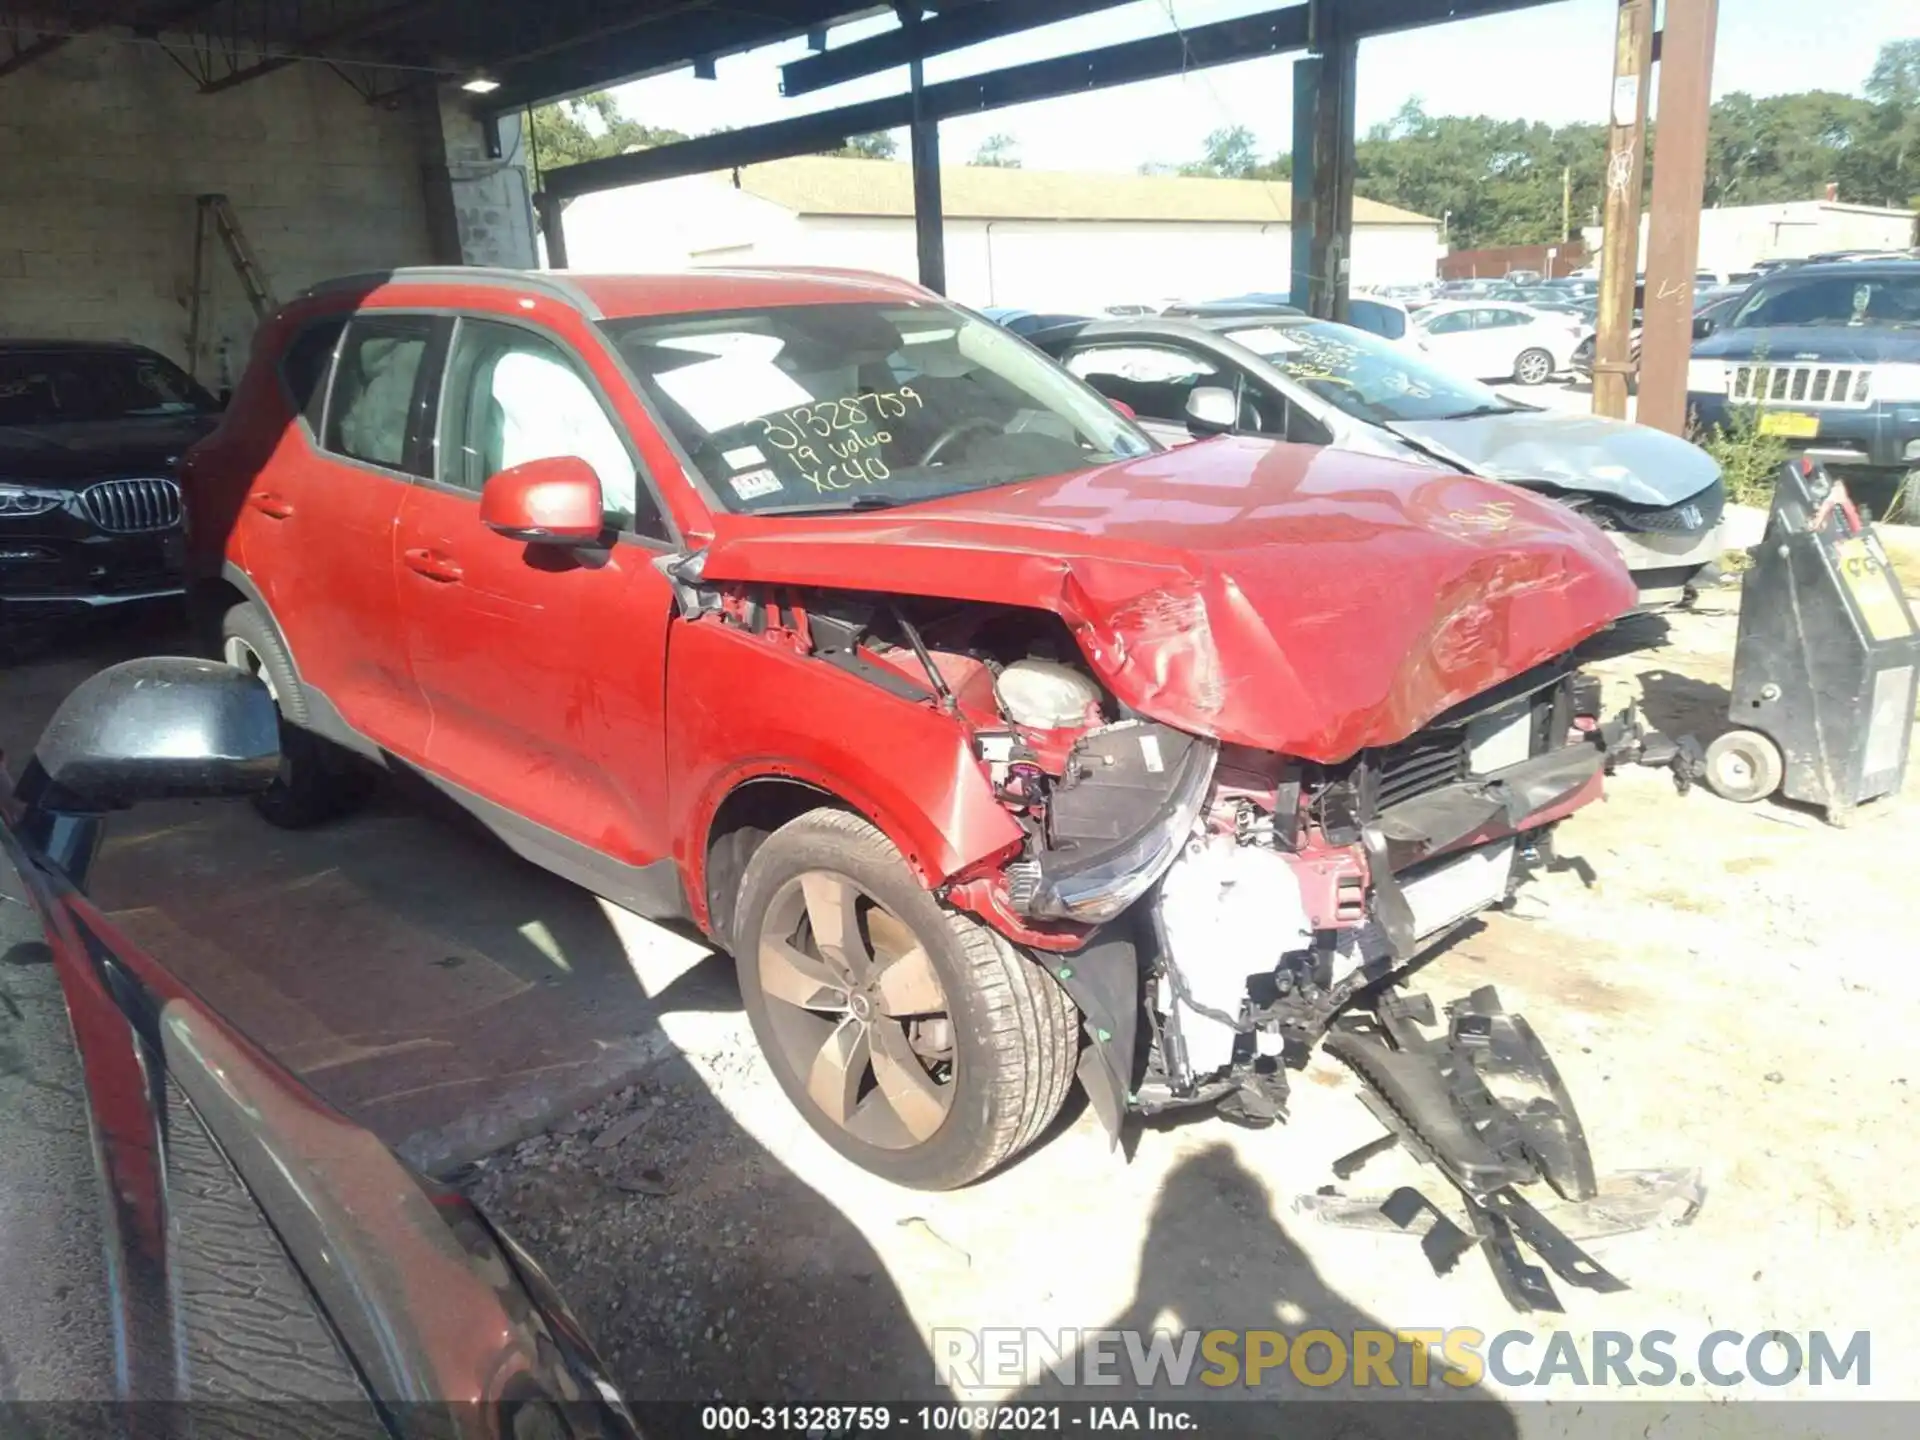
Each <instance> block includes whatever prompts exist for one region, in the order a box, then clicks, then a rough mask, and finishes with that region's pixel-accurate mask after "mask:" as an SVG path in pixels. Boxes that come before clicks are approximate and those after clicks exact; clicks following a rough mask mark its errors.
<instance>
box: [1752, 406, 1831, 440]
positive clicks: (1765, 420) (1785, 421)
mask: <svg viewBox="0 0 1920 1440" xmlns="http://www.w3.org/2000/svg"><path fill="white" fill-rule="evenodd" d="M1760 433H1761V434H1762V435H1784V436H1786V437H1787V438H1788V439H1791V440H1811V439H1813V438H1814V436H1816V435H1818V434H1819V433H1820V417H1819V416H1818V415H1803V414H1801V413H1800V412H1799V411H1797V410H1769V411H1766V412H1765V413H1764V414H1762V415H1761V417H1760Z"/></svg>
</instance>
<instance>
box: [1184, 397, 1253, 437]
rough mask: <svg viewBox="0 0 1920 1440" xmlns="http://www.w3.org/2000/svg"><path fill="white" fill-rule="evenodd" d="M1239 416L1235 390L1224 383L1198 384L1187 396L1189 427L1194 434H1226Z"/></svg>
mask: <svg viewBox="0 0 1920 1440" xmlns="http://www.w3.org/2000/svg"><path fill="white" fill-rule="evenodd" d="M1239 416H1240V407H1239V405H1238V404H1236V403H1235V401H1234V398H1233V392H1232V391H1231V390H1229V389H1227V388H1226V387H1225V386H1224V385H1196V386H1195V387H1194V388H1193V390H1192V392H1191V393H1190V394H1189V395H1188V396H1187V429H1188V431H1189V432H1190V433H1192V434H1194V435H1224V434H1226V433H1227V432H1228V431H1229V430H1231V429H1233V426H1234V422H1235V421H1236V420H1238V419H1239Z"/></svg>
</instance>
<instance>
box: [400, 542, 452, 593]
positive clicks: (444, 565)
mask: <svg viewBox="0 0 1920 1440" xmlns="http://www.w3.org/2000/svg"><path fill="white" fill-rule="evenodd" d="M402 558H403V559H404V560H405V561H406V562H407V568H408V569H409V570H412V571H413V572H414V573H416V574H419V575H424V576H426V577H427V579H429V580H437V581H439V582H440V583H441V584H442V585H451V584H453V583H454V581H456V580H458V579H459V578H460V577H461V576H462V575H464V574H465V573H466V572H465V571H464V570H462V569H461V568H460V567H459V566H458V565H456V564H455V563H454V562H453V561H452V560H450V559H448V558H447V557H446V556H445V555H442V554H441V553H440V552H439V551H438V550H409V551H407V552H406V554H405V555H404V556H403V557H402Z"/></svg>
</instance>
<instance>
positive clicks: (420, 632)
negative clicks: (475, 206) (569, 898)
mask: <svg viewBox="0 0 1920 1440" xmlns="http://www.w3.org/2000/svg"><path fill="white" fill-rule="evenodd" d="M592 375H593V372H592V370H591V369H590V368H589V367H588V366H587V365H586V364H585V363H584V362H583V361H582V360H581V359H580V357H579V356H578V355H577V354H575V353H574V352H573V351H572V349H571V348H570V347H569V346H567V345H566V344H564V343H562V342H561V341H560V340H559V339H558V338H557V337H555V336H553V335H551V334H549V333H546V332H544V331H540V330H535V329H532V328H529V327H526V326H522V325H519V324H513V323H508V322H505V321H501V320H491V319H479V318H473V317H467V318H463V319H461V320H460V322H459V324H458V327H457V328H456V330H455V332H454V336H453V340H452V347H451V350H450V352H449V356H448V367H447V372H446V376H447V378H446V382H445V385H444V386H443V388H442V401H441V413H440V416H439V427H438V430H439V443H438V452H439V464H438V472H437V475H436V477H435V479H434V480H433V481H431V482H429V483H424V484H421V485H417V486H415V487H413V488H412V489H411V491H410V492H409V494H408V496H407V499H406V501H405V503H404V505H403V507H402V509H401V512H400V525H399V538H398V542H397V547H396V549H397V554H398V556H399V564H398V565H397V567H396V574H397V575H398V578H399V591H400V610H401V615H402V619H403V623H404V627H405V631H406V636H407V648H408V658H409V664H410V666H411V670H412V674H413V676H414V679H415V681H416V682H417V683H418V685H419V686H420V690H421V694H422V696H423V698H424V701H425V704H426V708H427V712H428V716H429V723H430V733H429V735H428V739H427V748H426V765H427V768H428V769H429V770H430V771H432V772H433V774H434V775H435V776H437V777H438V778H439V779H441V780H442V781H444V782H447V783H449V784H450V785H452V786H453V787H455V788H456V789H457V790H459V791H464V792H465V794H464V795H463V796H462V797H461V798H462V799H463V800H465V801H467V802H468V803H469V805H470V808H473V809H475V810H477V811H478V812H479V813H480V814H481V816H482V818H484V819H486V820H488V821H489V822H490V823H492V824H494V826H495V828H496V829H498V830H499V831H501V833H502V834H503V836H504V838H506V839H508V840H509V842H510V843H515V844H516V847H517V848H520V849H521V850H522V851H523V852H524V853H529V854H533V855H534V857H535V858H537V859H539V860H541V861H542V862H543V863H545V864H548V865H549V866H550V867H552V868H555V869H558V870H561V871H562V873H568V874H571V875H572V876H573V878H576V879H579V880H582V881H583V882H584V883H587V884H589V885H590V886H592V887H593V888H595V889H597V890H599V891H600V893H602V894H606V895H609V896H610V897H611V898H614V899H619V900H625V901H627V903H630V904H635V905H636V907H637V908H642V909H645V908H650V906H649V905H648V904H646V903H642V900H641V899H639V898H636V897H634V896H631V895H630V894H628V893H627V891H628V889H629V888H630V887H631V885H632V884H635V883H638V881H637V879H636V877H635V876H634V875H633V873H632V872H633V870H634V869H635V868H636V867H644V866H647V865H649V864H652V863H654V862H656V861H660V860H661V859H662V858H663V857H665V856H667V855H668V853H669V849H670V847H669V843H668V839H667V829H666V814H665V803H664V799H665V777H664V754H665V743H664V737H663V735H662V731H661V707H662V700H663V696H664V691H665V672H666V631H667V626H668V623H669V620H670V618H671V614H672V593H671V590H670V589H669V587H668V585H667V582H666V580H665V578H664V577H663V576H661V575H660V574H659V572H658V571H656V570H655V569H654V568H653V565H652V564H651V562H652V560H653V559H654V558H655V557H656V556H657V555H658V554H659V553H661V551H662V550H663V549H665V548H666V541H665V530H664V526H663V524H662V522H661V520H660V518H659V515H660V512H659V509H658V507H657V505H656V503H655V501H654V498H653V496H652V492H651V490H650V489H649V487H648V484H647V482H646V480H645V478H644V477H643V476H642V475H641V474H640V470H639V466H638V464H637V463H636V460H635V452H634V449H633V447H632V446H631V445H630V444H629V442H628V440H627V438H626V437H625V436H624V435H623V434H622V432H621V429H620V427H619V426H618V425H617V424H616V423H615V421H614V419H613V418H612V413H611V409H610V407H609V405H608V404H607V402H606V397H605V394H604V392H603V391H602V389H601V388H600V386H599V384H598V383H597V382H596V381H595V380H593V379H592V378H591V377H592ZM554 455H576V456H579V457H580V458H582V459H584V460H586V461H588V463H590V464H591V465H592V466H593V467H594V470H595V472H596V473H597V474H598V475H599V476H600V483H601V491H602V497H603V501H604V504H605V506H606V511H607V519H608V526H609V535H608V538H607V542H606V543H605V544H604V545H600V546H593V547H582V548H577V549H576V548H564V547H559V546H553V545H540V544H529V543H527V542H525V541H521V540H514V539H510V538H508V537H506V536H503V535H499V534H496V533H494V532H493V531H490V530H488V529H487V528H486V527H485V526H483V525H482V524H481V523H480V518H479V500H480V489H481V487H482V486H483V485H484V484H485V482H486V480H487V477H489V476H490V475H493V474H495V473H497V472H498V471H500V470H503V469H505V468H507V467H508V466H511V465H517V464H520V463H522V462H524V461H528V460H534V459H542V458H546V457H550V456H554ZM603 862H604V863H603ZM669 869H670V867H669V866H666V865H663V866H662V867H661V869H660V872H657V874H662V875H663V874H664V873H666V872H667V871H668V870H669Z"/></svg>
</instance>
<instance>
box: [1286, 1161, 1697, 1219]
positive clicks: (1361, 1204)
mask: <svg viewBox="0 0 1920 1440" xmlns="http://www.w3.org/2000/svg"><path fill="white" fill-rule="evenodd" d="M1374 1143H1375V1144H1376V1145H1379V1146H1380V1147H1381V1148H1382V1149H1390V1148H1392V1146H1393V1145H1395V1144H1397V1143H1398V1141H1397V1138H1396V1137H1394V1136H1392V1135H1386V1136H1383V1137H1382V1139H1381V1140H1380V1141H1376V1142H1374ZM1356 1153H1358V1152H1356ZM1334 1174H1335V1175H1336V1176H1340V1175H1341V1172H1340V1170H1339V1168H1338V1167H1336V1168H1335V1170H1334ZM1341 1178H1345V1177H1344V1176H1341ZM1597 1184H1598V1188H1597V1190H1596V1191H1595V1193H1594V1195H1593V1196H1592V1198H1590V1199H1587V1200H1560V1199H1557V1198H1556V1199H1553V1200H1546V1201H1543V1202H1542V1203H1541V1204H1540V1206H1539V1210H1540V1213H1541V1214H1542V1215H1544V1216H1546V1217H1547V1219H1548V1220H1550V1221H1552V1222H1553V1224H1554V1226H1555V1227H1556V1228H1557V1229H1559V1231H1560V1232H1561V1233H1562V1234H1563V1235H1565V1236H1566V1237H1567V1238H1568V1239H1569V1240H1606V1239H1610V1238H1611V1237H1613V1236H1615V1235H1632V1234H1634V1233H1636V1232H1638V1231H1641V1230H1651V1229H1656V1228H1664V1229H1669V1230H1678V1229H1681V1228H1683V1227H1684V1226H1687V1225H1690V1224H1692V1223H1693V1220H1694V1217H1695V1216H1697V1215H1698V1214H1699V1213H1700V1207H1701V1206H1702V1205H1704V1204H1705V1203H1706V1199H1707V1191H1706V1185H1705V1182H1704V1181H1703V1179H1702V1178H1701V1174H1700V1172H1699V1171H1698V1170H1694V1169H1687V1168H1676V1169H1670V1170H1618V1171H1615V1172H1613V1173H1612V1174H1610V1175H1603V1176H1601V1177H1600V1178H1599V1180H1598V1182H1597ZM1395 1193H1396V1194H1397V1193H1398V1192H1397V1191H1396V1192H1395ZM1391 1199H1392V1196H1390V1195H1383V1194H1378V1193H1374V1194H1366V1195H1346V1194H1342V1193H1340V1192H1339V1190H1338V1189H1337V1187H1335V1186H1332V1185H1327V1186H1323V1187H1322V1188H1321V1189H1320V1190H1318V1191H1316V1192H1314V1193H1313V1194H1311V1195H1298V1196H1295V1197H1294V1201H1293V1211H1294V1214H1296V1215H1305V1216H1309V1217H1311V1218H1313V1219H1315V1220H1318V1221H1319V1222H1320V1223H1321V1224H1322V1225H1332V1226H1336V1227H1338V1228H1340V1229H1343V1230H1365V1231H1368V1232H1370V1233H1373V1234H1377V1235H1399V1234H1405V1233H1406V1230H1405V1227H1404V1226H1400V1225H1397V1224H1395V1223H1394V1221H1393V1219H1392V1218H1391V1217H1390V1216H1389V1215H1388V1214H1387V1213H1386V1209H1385V1207H1386V1206H1387V1204H1388V1202H1389V1201H1390V1200H1391ZM1434 1208H1435V1209H1436V1210H1438V1211H1440V1212H1441V1213H1442V1214H1444V1215H1445V1216H1446V1217H1447V1218H1448V1219H1450V1220H1452V1221H1454V1222H1455V1223H1456V1224H1460V1225H1466V1224H1470V1223H1471V1222H1470V1220H1469V1219H1468V1216H1467V1212H1466V1210H1465V1209H1464V1208H1463V1207H1462V1206H1461V1205H1460V1204H1459V1203H1458V1202H1449V1201H1446V1200H1443V1201H1440V1202H1437V1203H1436V1204H1435V1206H1434Z"/></svg>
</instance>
